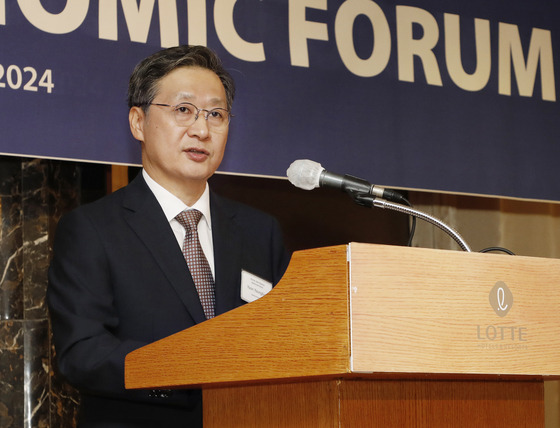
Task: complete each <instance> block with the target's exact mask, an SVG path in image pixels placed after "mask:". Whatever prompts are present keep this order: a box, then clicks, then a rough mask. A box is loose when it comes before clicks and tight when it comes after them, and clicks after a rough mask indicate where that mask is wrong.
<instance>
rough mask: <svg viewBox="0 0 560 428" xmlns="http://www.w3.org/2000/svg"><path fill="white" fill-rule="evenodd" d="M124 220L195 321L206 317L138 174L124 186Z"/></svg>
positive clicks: (169, 232) (174, 243) (168, 230)
mask: <svg viewBox="0 0 560 428" xmlns="http://www.w3.org/2000/svg"><path fill="white" fill-rule="evenodd" d="M126 192H127V193H126V195H125V197H124V200H123V208H124V209H125V219H126V221H127V222H128V224H129V225H130V227H131V228H132V229H133V230H134V232H135V233H136V235H137V236H138V238H139V239H140V240H141V241H142V242H143V244H144V245H145V246H146V248H147V249H148V251H149V252H150V253H151V254H152V256H153V258H154V259H155V260H156V262H157V264H158V265H159V266H160V267H161V270H162V271H163V273H164V275H165V277H166V279H167V280H168V281H169V283H170V284H171V285H172V287H173V288H174V289H175V291H176V292H177V294H178V295H179V298H180V299H181V301H182V302H183V303H184V305H185V306H186V308H187V310H188V311H189V313H190V315H191V317H192V318H193V320H194V321H195V322H196V323H200V322H202V321H205V320H206V317H205V316H204V311H203V309H202V305H201V303H200V299H199V298H198V293H197V292H196V288H195V286H194V282H193V280H192V277H191V275H190V272H189V270H188V268H187V264H186V263H185V259H184V258H183V255H182V253H181V250H180V249H179V246H178V245H177V241H176V239H175V236H174V235H173V232H172V230H171V228H170V227H169V223H168V222H167V219H166V218H165V215H164V214H163V211H162V209H161V207H160V205H159V203H158V202H157V199H156V198H155V196H154V195H153V193H152V192H151V191H150V189H149V188H148V186H147V184H146V182H145V181H144V179H143V178H142V174H138V177H136V178H135V179H134V180H133V181H132V182H131V183H130V185H129V186H127V188H126Z"/></svg>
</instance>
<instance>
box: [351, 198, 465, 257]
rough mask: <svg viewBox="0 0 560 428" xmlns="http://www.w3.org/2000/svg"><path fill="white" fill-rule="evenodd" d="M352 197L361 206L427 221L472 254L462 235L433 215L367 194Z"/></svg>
mask: <svg viewBox="0 0 560 428" xmlns="http://www.w3.org/2000/svg"><path fill="white" fill-rule="evenodd" d="M352 197H353V198H354V200H355V201H356V202H357V203H359V204H360V205H364V206H370V207H377V208H384V209H389V210H392V211H397V212H400V213H405V214H408V215H411V216H414V217H417V218H419V219H421V220H424V221H427V222H428V223H430V224H433V225H434V226H436V227H437V228H439V229H441V230H443V231H444V232H445V233H447V234H448V235H449V236H451V237H452V238H453V239H454V240H455V242H457V244H459V246H460V247H461V249H463V250H464V251H467V252H469V253H470V252H472V250H471V248H470V247H469V245H468V244H467V243H466V241H465V240H464V239H463V237H462V236H461V235H459V233H458V232H457V231H456V230H455V229H453V228H452V227H450V226H448V225H447V224H445V223H444V222H443V221H441V220H439V219H438V218H436V217H433V216H431V215H429V214H427V213H425V212H423V211H419V210H417V209H415V208H411V207H407V206H406V205H402V204H398V203H396V202H389V201H386V200H385V199H381V198H376V197H374V196H370V195H365V194H357V195H353V196H352Z"/></svg>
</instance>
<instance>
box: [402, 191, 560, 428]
mask: <svg viewBox="0 0 560 428" xmlns="http://www.w3.org/2000/svg"><path fill="white" fill-rule="evenodd" d="M410 201H411V203H412V204H413V205H414V207H415V208H416V209H419V210H421V211H424V212H426V213H428V214H431V215H433V216H435V217H437V218H438V219H440V220H442V221H444V222H445V223H446V224H448V225H450V226H452V227H453V228H454V229H455V230H456V231H457V232H459V233H460V234H461V236H462V237H463V238H464V239H465V241H466V242H467V243H468V244H469V246H470V247H471V249H472V250H473V251H480V250H481V249H483V248H488V247H493V246H499V247H505V248H507V249H509V250H511V251H513V252H514V253H515V254H519V255H524V256H535V257H554V258H560V203H546V202H532V201H518V200H509V199H499V198H485V197H476V196H464V195H449V194H437V193H429V192H412V193H411V194H410ZM413 245H414V246H418V247H428V248H441V249H459V247H458V245H457V244H456V243H455V241H453V240H452V239H451V238H450V237H449V236H448V235H447V234H445V233H444V232H443V231H441V230H439V229H438V228H436V227H434V226H432V225H430V224H428V223H426V222H423V221H419V222H418V224H417V229H416V233H415V238H414V240H413ZM559 287H560V284H559ZM559 310H560V308H559ZM558 328H559V332H560V326H558ZM559 358H560V356H559ZM545 403H546V404H545V416H546V428H558V427H560V382H545Z"/></svg>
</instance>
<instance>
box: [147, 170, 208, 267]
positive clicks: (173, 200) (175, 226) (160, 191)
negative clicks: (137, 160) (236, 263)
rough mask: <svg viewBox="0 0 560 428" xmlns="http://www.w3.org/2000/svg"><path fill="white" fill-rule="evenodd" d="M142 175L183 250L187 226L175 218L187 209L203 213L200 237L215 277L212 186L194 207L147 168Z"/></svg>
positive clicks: (199, 229) (199, 224)
mask: <svg viewBox="0 0 560 428" xmlns="http://www.w3.org/2000/svg"><path fill="white" fill-rule="evenodd" d="M142 176H143V177H144V180H146V184H148V187H149V188H150V190H151V191H152V192H153V194H154V195H155V197H156V199H157V201H158V202H159V204H160V205H161V208H162V210H163V212H164V214H165V217H166V218H167V221H168V222H169V226H171V230H173V233H174V235H175V238H176V239H177V243H178V244H179V247H180V248H181V250H182V249H183V241H184V239H185V228H184V227H183V226H181V224H180V223H179V222H178V221H177V220H176V219H175V217H176V216H177V214H179V213H181V212H182V211H184V210H185V209H197V210H198V211H200V212H201V213H202V218H201V219H200V222H199V223H198V239H199V241H200V245H201V246H202V250H203V251H204V255H205V256H206V259H207V260H208V264H209V265H210V269H211V270H212V276H213V277H214V278H215V277H216V274H215V272H214V244H213V241H212V217H211V216H210V188H209V187H208V183H206V189H205V190H204V193H203V194H202V196H201V197H200V198H199V199H198V201H196V202H195V203H194V205H193V206H192V207H189V206H187V205H185V203H184V202H183V201H181V200H180V199H179V198H178V197H177V196H175V195H173V194H172V193H171V192H169V191H168V190H166V189H164V188H163V187H162V186H161V185H159V184H158V183H156V182H155V181H154V180H153V179H152V177H150V176H149V175H148V173H147V172H146V170H144V169H142Z"/></svg>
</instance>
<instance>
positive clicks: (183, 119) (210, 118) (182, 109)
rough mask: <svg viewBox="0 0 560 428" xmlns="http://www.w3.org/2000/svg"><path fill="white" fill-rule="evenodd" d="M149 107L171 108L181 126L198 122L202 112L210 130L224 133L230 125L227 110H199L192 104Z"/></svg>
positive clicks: (229, 115) (155, 104) (154, 104)
mask: <svg viewBox="0 0 560 428" xmlns="http://www.w3.org/2000/svg"><path fill="white" fill-rule="evenodd" d="M148 105H152V106H159V107H170V108H171V110H172V112H173V116H174V117H175V122H176V123H177V125H179V126H184V127H188V126H191V125H192V124H193V123H195V122H196V120H197V119H198V116H200V112H204V116H203V117H204V119H205V120H206V123H207V124H208V128H209V129H211V130H213V131H223V130H225V129H226V128H227V126H228V124H229V120H230V117H231V116H232V114H230V112H229V111H227V110H226V109H225V108H213V109H211V110H207V109H203V108H198V107H197V106H195V105H194V104H191V103H180V104H177V105H176V106H172V105H169V104H161V103H148Z"/></svg>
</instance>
